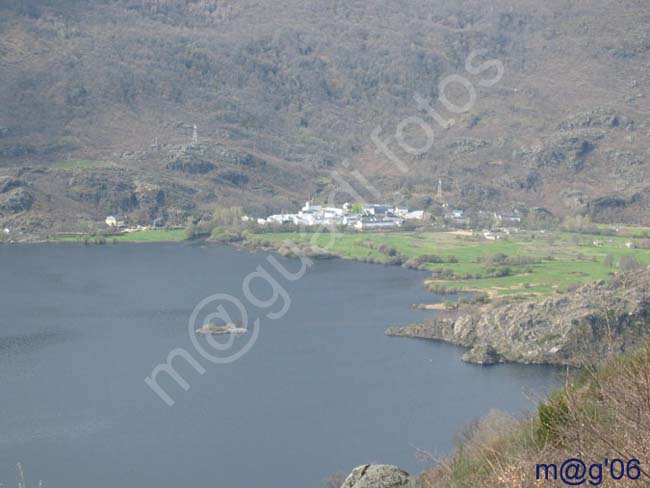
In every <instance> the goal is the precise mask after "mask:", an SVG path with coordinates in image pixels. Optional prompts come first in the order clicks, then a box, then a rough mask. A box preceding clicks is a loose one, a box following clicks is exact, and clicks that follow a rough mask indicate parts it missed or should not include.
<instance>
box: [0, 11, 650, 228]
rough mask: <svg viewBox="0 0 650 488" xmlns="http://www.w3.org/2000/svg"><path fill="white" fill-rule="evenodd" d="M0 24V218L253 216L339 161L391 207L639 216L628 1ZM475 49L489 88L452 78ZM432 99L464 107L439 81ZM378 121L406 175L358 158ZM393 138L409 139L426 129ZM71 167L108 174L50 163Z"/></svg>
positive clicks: (645, 16)
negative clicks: (500, 70) (8, 184)
mask: <svg viewBox="0 0 650 488" xmlns="http://www.w3.org/2000/svg"><path fill="white" fill-rule="evenodd" d="M0 13H1V15H0V86H1V87H2V90H0V107H2V108H1V110H0V128H1V129H0V177H4V178H5V180H4V181H13V182H14V183H13V184H12V185H13V188H12V189H10V190H8V192H5V193H3V194H1V195H0V215H1V217H0V219H1V220H2V222H0V223H5V224H7V223H9V224H13V225H17V226H24V227H25V228H26V229H29V230H31V231H34V232H38V231H39V229H41V230H42V231H48V230H52V229H55V228H61V229H63V228H66V229H67V228H72V227H75V226H76V227H84V226H88V225H91V224H92V222H94V221H97V220H98V219H103V217H104V216H105V215H106V214H107V213H115V212H121V213H124V214H126V215H129V216H131V217H132V219H134V220H138V221H141V222H146V221H148V219H150V218H154V217H156V216H165V217H167V218H168V219H169V220H170V221H182V220H183V219H184V218H186V217H187V216H188V215H198V214H201V213H202V212H208V211H209V210H210V209H211V208H214V207H216V206H226V205H233V204H240V205H244V206H245V207H246V209H247V210H248V211H249V212H252V213H260V214H261V213H264V212H267V211H271V210H282V209H283V208H284V209H288V208H292V207H293V206H295V205H297V204H298V203H299V202H301V201H302V200H304V199H305V198H309V197H312V196H315V197H316V198H318V196H319V195H320V196H321V197H324V195H327V193H328V192H329V191H330V190H331V188H332V187H333V185H334V183H333V179H332V172H333V171H337V172H338V173H340V174H343V175H344V176H345V175H348V176H347V179H348V180H349V181H351V182H358V180H356V179H355V178H354V176H350V171H354V170H357V171H360V172H361V173H362V174H363V175H364V176H365V177H366V178H367V179H368V180H369V181H370V182H371V183H372V185H373V186H374V187H376V188H377V189H379V190H380V191H381V192H382V194H383V195H384V198H386V199H387V200H391V201H394V202H396V203H407V204H409V203H410V204H412V205H418V206H419V205H430V204H433V201H432V199H431V197H432V196H433V195H434V194H435V190H436V187H437V181H438V179H442V180H443V190H444V194H445V198H446V199H447V200H449V201H450V202H452V203H454V204H456V205H460V206H464V207H470V208H472V207H473V208H479V207H480V208H488V209H506V208H509V207H512V206H513V205H521V206H523V207H537V206H542V207H546V208H547V209H549V210H550V211H551V212H553V213H554V214H556V215H558V216H563V215H569V214H577V213H586V214H590V215H592V216H593V217H594V218H596V219H600V220H616V221H629V222H642V223H646V224H647V223H650V221H648V217H647V215H648V212H647V210H648V207H649V206H650V190H649V187H650V184H649V181H648V177H647V174H648V150H647V148H648V141H649V131H650V120H649V116H648V114H649V113H650V111H649V109H650V101H649V100H648V98H647V96H648V93H647V83H648V80H649V77H648V66H649V65H650V35H649V34H648V32H647V25H648V22H649V21H650V12H649V11H648V9H647V8H646V6H645V5H644V3H643V2H642V1H632V0H627V1H624V2H619V3H616V4H613V3H611V2H606V1H594V2H589V3H588V4H584V3H583V2H575V1H570V0H552V1H550V2H545V3H544V5H539V2H533V1H518V2H515V1H514V0H509V1H490V2H485V1H478V0H475V1H470V0H463V1H460V2H459V1H444V0H435V1H434V2H431V1H424V0H409V1H406V0H403V1H398V2H388V1H384V0H382V1H378V2H365V1H347V2H341V1H334V2H327V4H323V3H322V2H315V1H308V2H304V1H294V0H280V1H278V2H273V3H270V2H260V1H255V0H242V1H226V0H224V1H221V0H219V1H217V0H196V1H189V0H104V1H99V0H87V1H81V0H75V1H73V0H68V1H54V0H50V1H46V2H43V1H31V0H21V1H20V2H15V3H13V4H10V5H3V6H0ZM477 49H480V50H482V51H481V53H482V54H481V55H480V56H478V57H477V58H475V59H474V65H478V64H480V62H483V61H485V60H488V59H496V60H498V61H500V62H501V63H502V64H503V66H504V74H503V77H502V78H501V80H500V81H499V82H498V83H496V84H495V85H494V86H481V84H480V83H479V82H480V81H481V80H483V81H485V79H487V78H491V77H493V70H487V71H485V72H481V73H479V74H477V75H474V74H471V73H468V72H467V71H466V67H465V63H466V60H467V57H468V56H469V55H470V54H471V53H472V52H474V51H475V50H477ZM449 75H460V76H463V77H464V78H466V79H467V80H468V81H469V82H471V84H472V86H473V87H474V88H475V89H476V95H477V96H476V103H474V104H473V105H472V106H471V108H470V110H468V111H467V112H465V113H461V114H453V113H450V112H449V111H448V110H447V109H446V108H445V106H444V105H443V104H441V103H440V102H439V101H437V100H438V97H439V95H440V93H439V86H438V84H439V82H440V81H441V80H444V79H445V78H446V77H447V76H449ZM416 94H417V95H419V96H421V97H424V98H429V99H431V100H432V104H433V105H432V106H434V107H435V109H436V111H437V112H439V113H440V115H441V116H442V117H443V118H444V119H449V118H453V119H454V121H455V123H454V124H453V125H452V126H450V127H448V128H442V127H440V126H439V125H438V124H436V123H435V122H433V120H432V119H431V118H430V117H429V116H428V115H427V114H426V113H425V112H423V111H421V110H419V108H418V104H417V103H416V101H415V99H414V95H416ZM447 95H448V97H449V98H450V100H451V101H452V102H454V103H456V104H457V105H463V104H465V102H466V101H467V93H466V92H465V91H464V90H463V89H461V88H459V85H458V84H455V85H450V87H449V89H448V92H447ZM413 116H418V117H421V118H422V120H425V121H427V122H430V123H431V124H432V125H431V127H432V128H433V131H434V143H433V145H432V147H431V148H430V149H429V150H428V151H426V152H424V153H423V154H418V155H413V154H408V153H407V152H405V151H403V150H402V149H400V146H399V144H398V143H396V141H395V133H396V129H397V127H398V126H399V124H400V122H401V121H404V120H405V119H406V118H408V117H413ZM194 124H196V125H197V126H198V134H199V141H200V147H198V148H190V149H189V150H186V149H185V148H184V145H186V144H188V143H189V142H190V141H191V136H192V126H193V125H194ZM377 127H380V128H381V130H380V132H379V134H380V137H381V138H382V139H386V138H388V137H389V136H392V140H391V141H389V148H390V150H391V151H392V152H394V153H395V155H396V156H397V157H398V158H400V159H401V160H402V161H404V163H405V165H406V166H407V167H408V171H406V172H402V171H400V170H399V168H398V167H396V165H395V164H394V163H393V162H392V161H391V159H390V157H388V156H387V155H386V153H385V152H384V153H382V152H380V151H377V145H376V144H375V142H373V138H372V137H371V134H372V133H373V130H375V129H376V128H377ZM403 128H404V133H405V138H406V140H407V141H408V142H409V143H410V144H411V146H420V147H421V146H422V142H423V136H425V135H426V133H424V132H423V131H422V129H421V128H419V126H418V125H417V124H413V123H410V124H405V125H404V126H403ZM70 160H71V161H78V160H82V161H86V160H88V161H95V162H96V161H102V162H109V163H111V164H110V165H105V166H106V167H104V165H99V166H100V167H98V165H96V164H95V165H90V166H92V167H88V166H84V165H83V164H80V165H73V166H75V167H73V168H70V167H69V166H68V167H65V166H64V167H63V168H61V167H60V165H59V166H57V163H58V162H61V161H70ZM346 160H347V161H349V164H346ZM179 161H180V163H179ZM205 163H209V164H205ZM361 190H363V189H362V188H361ZM19 192H22V193H19ZM161 192H162V193H161ZM17 193H18V195H17ZM361 193H362V194H363V195H364V196H365V197H367V198H371V197H370V196H369V193H368V192H367V191H361ZM80 194H81V196H80ZM21 195H23V196H22V197H21ZM24 195H28V197H25V196H24ZM115 195H118V196H117V197H116V196H115ZM8 200H10V201H11V202H15V201H16V200H18V201H19V204H17V205H16V204H7V201H8ZM21 202H22V203H21ZM57 212H58V213H57Z"/></svg>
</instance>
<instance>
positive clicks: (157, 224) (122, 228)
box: [104, 215, 165, 233]
mask: <svg viewBox="0 0 650 488" xmlns="http://www.w3.org/2000/svg"><path fill="white" fill-rule="evenodd" d="M104 223H105V224H106V225H107V226H108V227H110V228H111V229H113V230H114V231H117V232H125V233H129V232H140V231H143V230H151V229H160V228H161V227H163V226H164V224H165V221H164V220H163V219H162V218H157V219H155V220H154V221H153V222H151V225H136V226H135V227H129V226H128V225H126V222H125V221H124V220H123V219H122V218H121V217H116V216H114V215H109V216H108V217H106V220H104Z"/></svg>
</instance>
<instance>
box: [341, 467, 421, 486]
mask: <svg viewBox="0 0 650 488" xmlns="http://www.w3.org/2000/svg"><path fill="white" fill-rule="evenodd" d="M411 486H413V484H412V479H411V476H410V475H409V474H408V473H407V472H406V471H404V470H403V469H400V468H398V467H396V466H390V465H388V464H364V465H362V466H358V467H356V468H354V469H353V470H352V473H351V474H350V476H348V477H347V478H346V479H345V481H344V482H343V485H341V488H400V487H411Z"/></svg>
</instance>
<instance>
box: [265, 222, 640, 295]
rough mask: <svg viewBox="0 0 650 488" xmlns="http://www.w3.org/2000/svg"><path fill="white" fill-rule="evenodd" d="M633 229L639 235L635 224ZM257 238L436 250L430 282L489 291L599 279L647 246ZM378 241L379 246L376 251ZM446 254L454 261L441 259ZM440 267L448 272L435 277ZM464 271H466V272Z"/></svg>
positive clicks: (436, 236)
mask: <svg viewBox="0 0 650 488" xmlns="http://www.w3.org/2000/svg"><path fill="white" fill-rule="evenodd" d="M630 230H631V229H629V228H627V229H626V231H628V232H629V231H630ZM630 233H631V232H630ZM626 234H627V232H626ZM634 234H635V235H643V234H642V233H641V232H640V230H639V232H638V233H636V232H635V233H634ZM628 235H629V234H628ZM261 238H263V239H266V240H270V241H277V242H278V243H279V242H281V241H294V242H296V243H299V244H302V245H307V244H309V243H310V242H312V243H315V244H316V246H318V247H321V248H325V249H327V250H329V251H330V252H331V253H333V254H335V255H337V256H340V257H343V258H347V259H357V260H365V261H375V262H389V261H390V256H389V255H388V254H387V253H386V250H387V249H389V250H391V251H390V252H392V253H394V252H397V253H399V254H400V255H403V256H406V257H410V258H413V257H418V256H423V255H436V256H439V257H440V258H441V259H442V260H443V261H445V262H442V263H426V264H423V265H422V267H423V269H427V270H429V271H432V272H437V273H438V276H435V277H434V278H432V280H431V281H430V283H431V285H432V286H436V287H439V288H460V289H463V290H481V291H485V292H488V293H490V294H493V295H512V294H537V295H547V294H549V293H552V292H554V291H556V290H557V291H564V290H566V289H567V288H568V287H570V286H572V285H575V284H578V283H581V282H584V281H589V280H596V279H605V278H607V277H608V276H609V275H610V273H612V272H615V271H617V270H618V269H619V263H620V259H621V257H622V256H626V255H632V256H634V257H635V258H636V259H637V260H638V262H639V263H640V264H642V265H648V264H650V250H648V249H634V248H632V249H628V248H627V247H626V242H637V243H640V241H641V240H640V239H637V238H630V237H621V236H602V235H598V236H597V235H588V234H574V233H566V232H553V233H532V232H521V233H517V234H512V235H511V236H509V237H508V238H507V239H504V240H498V241H488V240H485V239H484V238H483V237H482V236H464V235H458V234H453V233H450V232H422V233H415V232H414V233H410V232H399V233H398V232H391V233H363V234H361V233H359V234H351V233H337V234H327V233H323V234H320V235H316V234H297V233H283V234H264V235H263V237H261ZM380 246H384V247H383V250H381V251H380V250H378V248H379V247H380ZM499 254H500V255H503V256H505V257H507V258H508V259H512V260H513V261H514V262H515V263H516V262H517V260H528V261H530V263H529V264H509V263H505V264H501V265H497V266H495V265H494V264H493V263H486V260H489V259H490V257H494V256H496V255H499ZM503 256H502V257H501V258H503ZM607 256H611V257H610V258H606V257H607ZM450 258H451V260H452V261H457V262H446V261H448V260H449V259H450ZM608 260H609V261H610V262H609V263H608V262H607V261H608ZM505 267H507V268H509V270H508V272H509V274H508V275H506V276H501V277H495V274H497V273H498V272H499V271H500V270H501V272H503V268H505ZM441 270H447V271H446V272H447V274H448V275H450V274H451V273H453V275H451V277H443V278H441V277H440V276H439V273H440V271H441ZM468 274H471V275H472V276H471V277H467V276H466V275H468Z"/></svg>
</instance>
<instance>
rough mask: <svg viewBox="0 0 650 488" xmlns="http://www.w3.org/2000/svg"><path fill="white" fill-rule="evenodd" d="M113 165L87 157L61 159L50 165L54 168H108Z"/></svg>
mask: <svg viewBox="0 0 650 488" xmlns="http://www.w3.org/2000/svg"><path fill="white" fill-rule="evenodd" d="M111 166H113V163H110V162H108V161H92V160H87V159H77V160H73V161H60V162H58V163H54V164H51V165H50V166H49V167H50V168H54V169H91V168H107V167H111Z"/></svg>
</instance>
